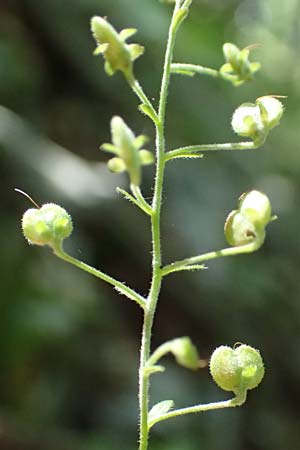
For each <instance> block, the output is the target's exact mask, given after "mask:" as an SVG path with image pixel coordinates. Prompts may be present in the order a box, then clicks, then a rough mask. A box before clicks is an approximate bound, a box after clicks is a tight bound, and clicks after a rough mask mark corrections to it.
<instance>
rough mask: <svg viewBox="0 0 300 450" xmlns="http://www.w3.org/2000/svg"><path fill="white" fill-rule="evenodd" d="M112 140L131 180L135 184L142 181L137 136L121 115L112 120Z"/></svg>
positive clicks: (137, 184)
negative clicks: (136, 144)
mask: <svg viewBox="0 0 300 450" xmlns="http://www.w3.org/2000/svg"><path fill="white" fill-rule="evenodd" d="M111 135H112V142H113V144H114V145H115V147H116V148H117V151H118V155H119V157H120V158H121V159H122V160H123V161H124V164H125V166H126V170H127V172H128V174H129V177H130V182H131V183H132V184H134V185H135V186H139V185H140V183H141V162H140V157H139V152H138V149H137V147H136V146H135V136H134V134H133V132H132V131H131V129H130V128H129V127H128V126H127V125H126V123H125V122H124V120H123V119H121V117H118V116H115V117H113V118H112V120H111Z"/></svg>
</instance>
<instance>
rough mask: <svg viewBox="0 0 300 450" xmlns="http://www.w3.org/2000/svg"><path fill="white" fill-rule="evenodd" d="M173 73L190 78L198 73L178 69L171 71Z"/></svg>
mask: <svg viewBox="0 0 300 450" xmlns="http://www.w3.org/2000/svg"><path fill="white" fill-rule="evenodd" d="M171 72H172V73H178V74H179V75H186V76H188V77H193V76H194V75H195V74H196V72H194V71H192V70H187V69H178V68H174V69H171Z"/></svg>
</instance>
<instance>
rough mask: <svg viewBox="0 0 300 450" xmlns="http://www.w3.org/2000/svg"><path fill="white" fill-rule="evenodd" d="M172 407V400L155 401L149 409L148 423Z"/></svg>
mask: <svg viewBox="0 0 300 450" xmlns="http://www.w3.org/2000/svg"><path fill="white" fill-rule="evenodd" d="M172 408H174V402H173V400H164V401H162V402H159V403H156V405H154V406H153V407H152V408H151V410H150V411H149V416H148V423H149V424H150V423H151V422H153V421H154V420H155V421H156V420H157V419H159V417H160V416H163V415H164V414H166V413H167V412H169V411H170V410H171V409H172Z"/></svg>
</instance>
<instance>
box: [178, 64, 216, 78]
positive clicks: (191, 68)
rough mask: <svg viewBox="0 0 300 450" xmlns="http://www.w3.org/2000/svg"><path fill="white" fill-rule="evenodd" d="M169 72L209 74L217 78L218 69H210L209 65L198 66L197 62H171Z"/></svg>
mask: <svg viewBox="0 0 300 450" xmlns="http://www.w3.org/2000/svg"><path fill="white" fill-rule="evenodd" d="M171 72H172V73H178V74H179V75H192V76H193V75H195V74H196V73H197V74H200V75H209V76H211V77H214V78H219V76H220V73H219V72H218V70H215V69H210V68H209V67H203V66H199V65H197V64H181V63H173V64H172V65H171Z"/></svg>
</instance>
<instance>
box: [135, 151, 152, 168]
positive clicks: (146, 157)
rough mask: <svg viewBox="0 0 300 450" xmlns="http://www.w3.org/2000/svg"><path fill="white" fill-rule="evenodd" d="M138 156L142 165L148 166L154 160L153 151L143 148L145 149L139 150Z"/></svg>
mask: <svg viewBox="0 0 300 450" xmlns="http://www.w3.org/2000/svg"><path fill="white" fill-rule="evenodd" d="M139 157H140V161H141V164H142V165H143V166H149V165H150V164H153V163H154V161H155V159H154V155H153V153H152V152H150V151H149V150H145V149H142V150H140V151H139Z"/></svg>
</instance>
